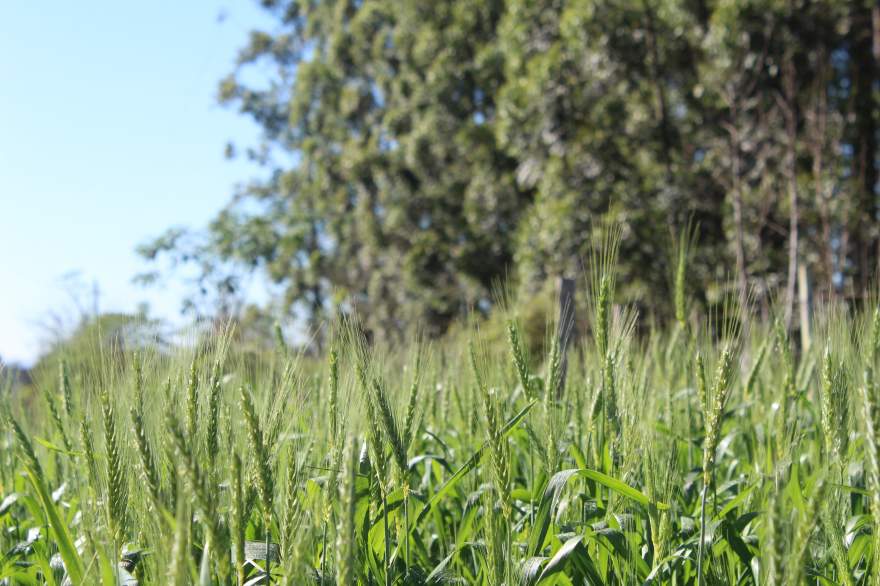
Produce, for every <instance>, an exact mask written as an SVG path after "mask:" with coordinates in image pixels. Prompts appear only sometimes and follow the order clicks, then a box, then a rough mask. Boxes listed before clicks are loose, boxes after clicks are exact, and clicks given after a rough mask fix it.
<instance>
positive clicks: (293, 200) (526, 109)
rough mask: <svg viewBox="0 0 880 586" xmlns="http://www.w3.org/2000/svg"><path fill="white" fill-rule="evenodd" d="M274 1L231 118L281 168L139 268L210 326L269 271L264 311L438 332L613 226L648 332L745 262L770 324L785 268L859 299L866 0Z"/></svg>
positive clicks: (868, 27)
mask: <svg viewBox="0 0 880 586" xmlns="http://www.w3.org/2000/svg"><path fill="white" fill-rule="evenodd" d="M261 4H262V5H263V7H264V8H265V9H266V10H267V12H268V13H269V14H270V16H271V18H272V19H274V22H275V24H276V26H274V27H270V30H268V31H255V32H254V33H252V34H251V36H250V38H249V40H248V42H247V44H246V45H245V46H244V47H243V48H242V51H241V53H240V55H239V60H238V63H237V66H236V67H235V70H234V71H233V72H232V73H231V74H230V75H229V76H228V77H227V78H226V79H224V80H223V81H222V82H221V84H220V88H219V98H220V100H221V101H222V102H223V103H225V104H228V105H231V106H233V107H236V108H237V109H238V110H239V111H240V112H241V113H242V114H243V115H245V116H248V117H250V118H252V119H253V120H255V121H256V122H257V124H258V125H259V127H260V128H261V129H262V131H263V133H262V139H261V140H260V142H259V144H256V145H252V146H251V148H249V149H248V150H247V153H248V155H249V156H250V157H251V158H253V159H254V160H256V161H258V162H259V163H260V164H262V165H264V166H265V167H266V168H267V171H268V172H267V173H265V174H264V175H263V177H262V179H260V180H255V181H252V182H251V183H249V184H248V185H247V186H245V187H244V188H242V190H241V191H240V192H239V193H237V194H236V195H235V198H234V199H233V200H232V202H231V203H230V205H229V206H227V207H226V208H225V209H224V210H223V211H222V212H221V213H220V214H219V215H218V216H217V217H216V218H214V220H213V221H212V222H211V224H210V226H209V227H208V230H207V231H206V232H205V233H198V232H188V231H186V230H183V229H181V228H173V229H170V230H169V231H168V232H167V233H166V234H164V235H162V236H160V237H158V238H157V239H156V240H154V241H153V242H150V243H147V244H145V245H144V246H143V247H142V249H141V253H142V254H143V255H144V257H146V258H147V259H151V260H154V261H159V264H158V265H157V267H156V268H157V270H158V272H155V273H150V274H148V275H145V276H144V277H145V279H144V280H146V281H153V280H155V279H156V278H158V277H159V276H160V274H161V272H162V269H163V268H171V267H174V266H178V265H181V264H184V265H189V266H191V267H192V268H194V269H195V275H196V277H195V282H194V285H195V290H196V294H195V295H194V296H193V297H192V298H191V299H189V300H188V302H187V307H188V308H189V309H192V310H193V311H195V312H196V313H200V314H208V315H213V316H216V315H219V316H221V317H226V316H229V315H234V314H236V313H237V311H238V310H237V309H236V307H237V302H236V295H237V293H238V291H239V290H240V288H241V284H242V280H243V278H244V277H245V275H246V274H247V273H250V272H253V271H258V272H260V273H261V274H263V275H265V276H267V277H268V278H269V280H270V281H272V282H273V283H275V284H277V285H279V290H281V291H283V293H282V294H281V295H280V296H279V298H278V299H275V300H273V301H274V302H275V303H274V305H273V310H277V309H279V308H280V309H281V310H282V311H286V312H293V311H294V310H297V312H299V313H300V315H303V314H304V315H307V316H308V317H309V319H310V320H312V321H311V325H313V326H316V325H318V324H320V323H321V320H322V319H324V318H327V317H328V316H334V315H335V314H336V313H338V312H342V313H351V312H356V313H357V314H358V315H360V316H361V317H362V319H363V325H364V327H365V329H366V330H367V331H369V332H370V333H371V334H373V335H374V336H375V337H376V338H388V339H392V340H398V341H399V340H401V339H404V338H405V336H404V332H405V331H406V330H407V328H408V327H409V326H410V325H411V324H414V323H418V324H421V326H422V327H424V329H425V333H426V334H427V335H428V336H429V337H435V336H437V335H438V334H441V333H443V332H445V331H446V330H447V329H448V327H449V326H450V324H451V323H453V322H454V321H455V319H456V318H458V317H461V316H463V315H465V314H466V313H467V312H468V311H469V310H470V309H471V308H476V309H477V310H478V311H480V312H486V311H488V310H489V309H491V307H492V306H493V304H494V303H495V302H496V299H495V298H494V295H493V294H494V293H495V290H494V287H495V286H496V285H497V283H498V282H499V281H511V287H512V289H513V290H515V291H516V293H517V295H518V296H519V297H522V298H525V299H530V298H531V297H532V296H533V295H536V294H538V293H540V292H541V291H542V290H543V289H544V288H545V283H546V282H547V281H548V280H552V279H555V278H556V277H558V276H560V275H565V274H568V275H572V274H575V273H578V272H579V271H580V270H581V262H582V260H583V259H585V258H587V256H588V254H589V251H590V250H591V248H592V247H593V246H594V245H595V244H596V243H597V242H598V241H600V240H601V239H602V235H603V233H604V231H605V224H606V223H607V222H614V223H616V224H617V225H620V226H621V227H622V229H621V235H620V242H619V245H620V261H619V263H618V267H617V270H618V278H619V283H620V291H619V300H621V301H627V302H636V303H638V304H639V306H640V310H641V311H642V313H643V314H644V313H645V312H650V313H651V314H652V317H653V316H657V317H659V318H662V319H670V320H671V318H675V319H676V320H677V321H678V322H679V323H684V322H685V321H686V319H687V317H688V316H687V313H688V312H689V311H690V310H691V309H692V308H694V307H697V306H700V305H703V306H706V305H710V306H711V305H713V304H715V303H717V302H718V300H719V299H720V297H721V296H719V295H718V294H717V289H715V288H714V287H713V284H714V283H715V282H717V281H721V280H723V279H725V278H727V276H728V275H729V274H730V273H731V272H732V270H733V269H732V267H736V273H737V279H738V280H741V289H742V295H743V299H741V302H742V304H745V303H744V302H745V297H746V296H747V293H748V289H749V287H750V288H751V290H752V291H754V298H755V301H756V302H758V303H760V304H762V305H763V306H764V307H765V308H767V307H769V305H770V304H771V301H772V299H773V291H774V290H775V289H776V288H777V287H778V286H780V285H781V284H782V283H784V282H785V281H786V279H787V278H791V277H790V276H789V275H794V274H795V273H794V272H792V270H793V269H794V268H795V266H794V265H792V264H791V259H792V258H793V259H794V260H795V261H796V262H797V263H799V264H801V265H804V266H806V267H808V269H809V273H810V274H811V275H812V276H813V282H814V285H815V290H816V291H818V292H821V293H822V294H824V295H825V296H827V297H835V296H846V297H850V296H858V295H861V294H862V293H864V291H866V290H867V283H868V278H869V277H870V273H871V270H872V268H871V267H875V266H876V264H877V258H876V254H877V253H876V250H877V246H876V244H877V240H878V238H880V237H878V235H877V233H876V229H875V227H874V226H871V225H869V222H868V220H869V219H870V218H875V217H876V216H877V213H878V205H880V204H878V201H877V198H876V192H875V188H876V184H877V164H876V160H875V159H876V157H875V153H876V150H877V148H876V142H877V138H876V137H877V134H878V133H877V122H876V111H877V94H876V91H874V90H873V89H872V88H873V85H872V84H873V81H872V80H874V81H876V80H875V77H876V76H874V77H872V75H873V74H870V73H864V72H873V71H876V70H877V63H876V57H874V55H873V54H872V52H871V42H870V40H871V38H872V33H873V29H872V24H871V23H872V21H871V3H870V2H867V1H866V0H852V1H849V2H834V1H831V0H815V1H807V0H791V1H790V2H780V1H777V0H744V1H739V0H736V1H734V0H723V1H717V2H707V1H693V0H617V1H614V2H607V1H597V0H537V1H535V0H483V1H481V2H476V3H475V2H473V1H471V0H440V1H437V0H415V1H408V2H404V3H393V2H388V1H387V0H331V1H328V2H320V3H315V2H301V1H300V0H272V1H269V2H262V3H261ZM254 70H256V71H259V75H257V76H254V75H252V73H253V72H254ZM254 79H259V80H260V81H259V82H254V81H253V80H254ZM789 120H792V121H793V124H791V125H788V121H789ZM789 126H790V127H791V128H792V129H793V130H792V132H793V136H788V135H787V132H788V131H787V130H785V131H783V130H784V129H787V128H789ZM788 189H794V190H795V191H796V193H795V194H794V199H792V198H791V197H786V196H785V194H786V191H787V190H788ZM600 218H604V219H601V220H600ZM689 225H690V226H698V229H694V230H693V232H692V233H691V232H690V231H689V230H688V229H687V228H686V227H687V226H689ZM798 226H800V227H801V230H800V231H799V233H798V234H793V233H794V232H795V231H796V229H797V227H798ZM792 227H793V228H794V229H792ZM806 228H809V229H806ZM670 231H671V232H673V233H675V234H681V235H682V236H681V238H680V239H678V240H677V243H676V245H675V246H674V247H673V250H672V251H671V252H672V254H664V250H663V246H662V244H661V243H663V242H668V238H669V233H670ZM792 238H793V239H794V240H793V245H792V240H791V239H792ZM691 244H699V247H698V251H699V254H694V255H691V254H690V253H689V251H690V250H691V246H690V245H691ZM791 246H794V250H793V251H792V250H790V248H791ZM791 253H793V254H794V256H790V254H791ZM165 257H167V260H168V261H169V264H168V265H166V264H164V261H163V260H162V259H164V258H165ZM187 274H191V273H189V272H188V273H187ZM670 275H673V279H670V278H669V276H670ZM685 285H687V286H685ZM664 293H667V294H668V295H669V296H674V297H675V300H676V303H675V304H673V305H672V306H670V304H666V303H664V302H663V301H664V297H665V296H664ZM202 296H205V297H207V299H202ZM200 301H201V302H200ZM246 313H247V314H248V318H247V319H248V320H251V322H252V325H254V327H258V328H259V327H264V326H265V324H263V326H261V325H260V324H261V323H262V322H263V321H265V320H264V319H263V318H262V317H260V312H259V311H256V312H255V311H254V310H253V309H248V310H247V312H246ZM263 317H265V316H263ZM523 317H524V318H525V319H526V321H528V316H523ZM524 327H525V329H528V324H527V323H524ZM316 335H317V337H318V339H319V341H320V338H321V337H322V335H321V333H320V331H319V330H317V328H316ZM541 335H543V332H540V335H539V336H538V338H530V339H541Z"/></svg>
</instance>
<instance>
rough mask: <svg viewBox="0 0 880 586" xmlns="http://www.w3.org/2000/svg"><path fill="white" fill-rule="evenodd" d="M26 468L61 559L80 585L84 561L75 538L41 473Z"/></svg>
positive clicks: (77, 585)
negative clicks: (60, 513) (81, 559)
mask: <svg viewBox="0 0 880 586" xmlns="http://www.w3.org/2000/svg"><path fill="white" fill-rule="evenodd" d="M25 469H26V471H27V476H28V479H29V480H30V482H31V485H32V486H33V487H34V490H35V491H36V493H37V497H38V498H39V500H40V503H41V504H42V505H43V510H44V511H45V513H46V520H47V521H48V523H49V526H50V527H51V528H52V531H53V532H54V533H55V541H56V543H57V545H58V553H59V554H60V555H61V559H62V560H64V567H65V569H66V570H67V575H68V577H69V578H70V581H71V582H72V583H73V585H74V586H79V585H80V584H82V583H83V571H82V562H81V561H80V559H79V553H78V552H77V551H76V547H75V546H74V544H73V539H71V537H70V532H69V531H68V530H67V525H66V524H65V523H64V522H63V521H62V519H61V515H59V514H58V509H57V508H56V507H55V503H54V502H53V501H52V496H51V495H50V494H49V490H48V489H47V488H46V485H45V484H44V483H43V479H42V478H40V477H39V475H38V474H37V473H36V472H35V471H34V470H32V469H31V468H30V467H29V466H25Z"/></svg>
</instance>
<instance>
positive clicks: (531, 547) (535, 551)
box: [526, 468, 669, 556]
mask: <svg viewBox="0 0 880 586" xmlns="http://www.w3.org/2000/svg"><path fill="white" fill-rule="evenodd" d="M574 477H579V478H588V479H590V480H593V481H594V482H597V483H599V484H601V485H602V486H605V487H606V488H609V489H611V490H613V491H614V492H616V493H618V494H620V495H621V496H625V497H627V498H629V499H631V500H633V501H635V502H637V503H639V504H640V505H643V506H648V505H649V504H653V505H654V506H655V507H657V508H658V509H660V510H665V509H668V508H669V505H667V504H665V503H661V502H655V503H652V502H651V499H649V498H648V496H647V495H645V494H644V493H642V492H641V491H639V490H637V489H635V488H633V487H631V486H630V485H628V484H626V483H625V482H623V481H622V480H618V479H617V478H613V477H611V476H608V475H607V474H603V473H602V472H598V471H596V470H592V469H590V468H580V469H579V468H572V469H570V470H563V471H562V472H557V473H556V474H554V475H553V478H551V479H550V482H548V483H547V488H546V489H544V494H543V496H542V497H541V504H540V505H539V507H538V512H537V514H536V515H535V523H534V526H533V527H532V530H531V532H530V533H529V543H528V547H527V548H526V551H527V553H528V555H531V556H537V555H539V554H540V552H541V549H543V547H544V538H545V537H546V536H547V529H548V528H549V527H550V518H551V515H552V512H553V510H554V509H555V508H556V504H557V502H558V501H559V496H560V494H562V489H563V488H565V485H566V484H568V481H569V480H571V479H572V478H574Z"/></svg>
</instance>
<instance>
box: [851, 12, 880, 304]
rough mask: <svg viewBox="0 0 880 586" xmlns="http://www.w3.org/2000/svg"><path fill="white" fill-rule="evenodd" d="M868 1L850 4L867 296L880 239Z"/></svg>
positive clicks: (858, 234)
mask: <svg viewBox="0 0 880 586" xmlns="http://www.w3.org/2000/svg"><path fill="white" fill-rule="evenodd" d="M876 10H877V7H876V6H875V7H874V10H872V9H871V8H870V7H869V6H868V4H867V3H866V2H865V1H864V0H853V1H852V3H851V5H850V43H851V50H850V61H851V68H852V69H851V76H852V88H853V95H852V114H853V118H854V124H855V127H854V128H853V135H852V136H853V138H852V140H853V159H852V165H853V180H854V182H855V185H854V190H855V198H854V199H855V209H854V210H853V211H854V212H855V218H854V223H855V230H854V234H853V241H854V242H853V245H854V247H855V251H854V252H855V264H856V279H855V281H856V286H857V287H858V288H859V290H858V293H859V294H861V295H864V294H865V293H866V291H867V290H868V288H869V286H870V279H871V277H872V274H873V273H874V271H875V270H876V267H877V258H878V250H877V246H878V238H877V234H876V226H875V224H876V222H877V201H876V199H877V198H876V194H875V191H874V190H875V186H876V185H877V166H876V164H875V158H876V156H877V124H876V121H875V119H874V110H875V108H874V98H873V96H872V88H873V84H874V81H875V80H876V78H877V65H876V61H875V56H874V37H875V31H874V22H873V20H874V15H873V12H875V11H876Z"/></svg>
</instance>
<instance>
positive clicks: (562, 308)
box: [556, 277, 575, 399]
mask: <svg viewBox="0 0 880 586" xmlns="http://www.w3.org/2000/svg"><path fill="white" fill-rule="evenodd" d="M574 317H575V316H574V279H572V278H571V277H561V278H560V279H559V323H558V324H557V326H556V328H557V340H558V343H559V354H560V357H561V361H562V364H561V367H562V368H561V373H560V377H559V386H558V387H557V388H556V398H557V399H559V398H561V396H562V389H563V388H565V378H566V376H567V375H568V344H569V342H571V339H572V337H573V334H574Z"/></svg>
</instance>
